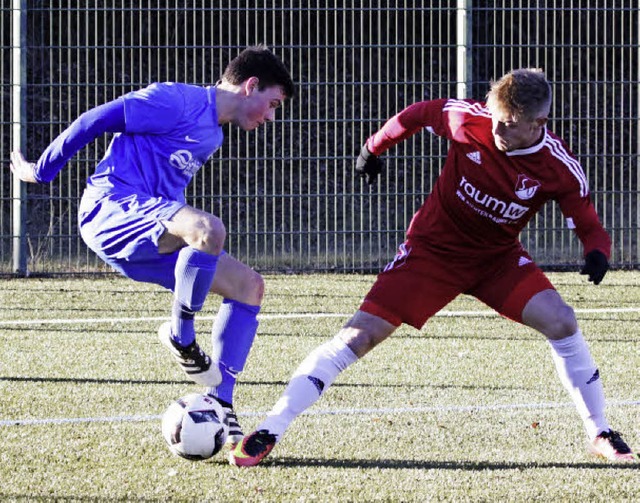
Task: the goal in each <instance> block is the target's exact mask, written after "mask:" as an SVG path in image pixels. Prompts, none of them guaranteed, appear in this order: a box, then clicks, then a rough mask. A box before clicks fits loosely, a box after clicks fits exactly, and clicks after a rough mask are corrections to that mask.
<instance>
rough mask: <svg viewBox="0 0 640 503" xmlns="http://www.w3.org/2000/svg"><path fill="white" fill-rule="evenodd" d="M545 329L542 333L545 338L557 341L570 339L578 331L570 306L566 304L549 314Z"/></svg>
mask: <svg viewBox="0 0 640 503" xmlns="http://www.w3.org/2000/svg"><path fill="white" fill-rule="evenodd" d="M549 315H550V317H549V321H548V326H547V329H546V330H545V331H544V332H543V333H544V334H545V335H546V336H547V338H549V339H553V340H558V339H564V338H565V337H570V336H572V335H573V334H575V333H576V332H577V331H578V321H577V320H576V315H575V312H574V311H573V308H572V307H571V306H567V305H566V304H565V305H563V306H562V307H560V308H558V309H556V310H555V312H554V313H549Z"/></svg>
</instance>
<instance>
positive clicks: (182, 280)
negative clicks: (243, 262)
mask: <svg viewBox="0 0 640 503" xmlns="http://www.w3.org/2000/svg"><path fill="white" fill-rule="evenodd" d="M219 257H220V255H211V254H209V253H205V252H203V251H200V250H196V249H195V248H191V247H190V246H188V247H186V248H183V249H182V250H180V253H179V254H178V260H177V262H176V268H175V276H176V286H175V290H174V292H173V293H174V301H173V309H172V311H171V335H172V336H173V340H174V341H176V342H177V343H178V344H180V345H181V346H188V345H189V344H191V343H192V342H193V341H194V340H195V339H196V331H195V326H194V315H195V313H196V312H197V311H200V309H202V306H203V305H204V301H205V299H206V298H207V294H208V293H209V290H210V289H211V284H212V283H213V277H214V276H215V274H216V266H217V264H218V258H219Z"/></svg>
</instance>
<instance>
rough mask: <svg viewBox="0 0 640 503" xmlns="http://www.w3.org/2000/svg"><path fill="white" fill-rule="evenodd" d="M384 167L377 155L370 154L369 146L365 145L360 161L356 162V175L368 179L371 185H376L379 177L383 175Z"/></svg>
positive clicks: (359, 157)
mask: <svg viewBox="0 0 640 503" xmlns="http://www.w3.org/2000/svg"><path fill="white" fill-rule="evenodd" d="M383 167H384V165H383V163H382V161H381V160H380V159H378V156H377V155H374V154H372V153H371V152H369V149H368V148H367V145H366V144H365V145H364V146H363V147H362V150H361V151H360V155H359V156H358V160H357V161H356V173H357V174H358V176H359V177H360V178H365V177H366V179H367V183H368V184H369V185H373V184H374V183H376V179H377V178H378V175H379V174H380V173H382V168H383Z"/></svg>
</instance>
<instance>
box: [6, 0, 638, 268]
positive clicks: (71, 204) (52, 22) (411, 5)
mask: <svg viewBox="0 0 640 503" xmlns="http://www.w3.org/2000/svg"><path fill="white" fill-rule="evenodd" d="M0 1H1V8H0V10H1V12H0V42H1V46H0V55H1V58H0V89H1V91H2V92H1V96H2V98H1V101H0V111H1V119H2V120H1V123H0V156H1V159H2V164H3V169H2V171H1V172H0V204H1V208H0V210H1V211H0V273H13V272H14V271H15V270H16V269H19V268H20V262H19V260H18V258H16V256H15V254H14V251H15V249H17V248H19V247H18V246H17V245H19V244H20V242H21V241H20V240H21V239H22V243H24V244H25V246H26V250H27V254H26V260H27V262H26V264H24V263H23V264H24V266H25V267H26V268H28V270H29V271H30V272H31V273H66V272H95V271H101V270H105V269H104V266H103V265H102V264H101V263H100V261H99V260H98V259H97V258H96V257H95V256H94V255H93V254H92V252H90V251H88V250H87V248H86V247H85V246H84V244H83V243H82V241H81V239H80V237H79V234H78V229H77V224H76V219H77V208H78V202H79V198H80V196H81V193H82V190H83V187H84V183H85V179H86V177H87V176H88V175H89V174H90V173H91V172H92V170H93V167H94V165H95V163H96V160H97V159H99V158H100V157H101V155H102V154H103V152H104V150H105V148H106V146H107V144H108V141H109V140H110V138H108V137H105V138H99V139H97V140H96V141H95V142H94V143H92V144H90V145H89V146H88V147H87V148H85V149H83V150H82V151H81V152H79V153H78V154H77V155H76V156H75V158H74V159H73V160H72V161H71V162H69V164H68V165H67V167H66V168H65V169H64V170H63V171H62V172H61V173H60V175H59V176H58V178H57V179H56V180H55V181H54V182H53V183H52V184H51V185H49V186H29V187H26V188H25V187H24V186H22V187H18V186H17V184H14V183H13V182H12V179H11V176H10V173H9V168H8V164H9V153H10V151H11V149H12V148H16V147H18V146H22V148H23V151H24V152H25V155H27V157H29V158H31V159H33V160H35V159H36V158H37V157H38V156H39V155H40V153H41V152H42V150H43V149H44V148H45V147H46V146H47V145H48V143H49V142H50V141H51V140H52V139H53V138H54V137H55V136H56V135H57V134H59V133H60V132H61V131H62V130H63V129H64V128H65V127H66V126H67V125H68V124H69V123H70V122H71V121H73V120H74V119H75V118H76V117H77V116H78V115H79V114H80V113H82V112H83V111H85V110H86V109H88V108H90V107H93V106H95V105H98V104H100V103H102V102H104V101H106V100H110V99H113V98H115V97H117V96H120V95H122V94H124V93H126V92H128V91H130V90H134V89H138V88H141V87H144V86H146V85H147V84H149V83H151V82H154V81H167V80H173V81H182V82H188V83H194V84H202V85H208V84H211V83H213V82H215V81H216V80H217V79H218V76H219V74H220V73H221V71H222V70H223V68H224V66H225V65H226V64H227V62H228V61H229V60H230V59H231V58H232V57H233V56H235V55H236V54H237V53H238V52H239V51H240V50H241V49H243V48H244V47H246V46H248V45H252V44H255V43H260V42H262V43H266V44H267V45H269V46H270V48H272V50H274V52H276V53H277V54H278V55H279V56H280V57H281V58H282V59H284V60H285V62H286V63H287V65H288V66H289V67H290V68H291V70H292V74H293V76H294V79H295V80H296V82H297V83H298V89H297V93H298V94H297V96H296V97H295V99H294V100H293V101H291V102H290V103H288V104H287V105H286V106H285V107H284V109H283V110H282V112H280V113H281V115H280V117H279V120H278V121H276V122H275V123H272V124H268V125H266V127H264V128H263V129H261V130H258V131H257V132H251V133H245V132H239V131H238V130H234V129H228V130H226V135H227V137H226V141H225V146H224V147H223V149H221V151H220V152H218V153H217V154H216V155H215V156H214V158H212V159H211V160H210V162H209V163H208V164H207V165H206V166H205V167H203V169H202V170H201V171H200V172H199V173H198V174H197V175H196V177H195V178H194V180H193V183H192V184H191V186H190V187H189V189H188V193H187V198H188V202H189V203H190V204H192V205H194V206H196V207H198V208H202V209H205V210H207V211H211V212H213V213H215V214H217V215H219V216H220V217H221V218H222V219H223V221H224V222H225V225H226V226H227V230H228V241H227V247H226V248H227V250H228V251H229V252H230V253H232V254H233V255H235V256H236V257H238V258H239V259H241V260H243V261H245V262H247V263H248V264H250V265H252V266H254V267H255V268H256V269H258V270H261V271H264V272H267V271H296V272H297V271H376V270H378V268H379V267H380V266H381V265H382V264H384V263H385V262H386V261H387V260H389V259H390V258H391V257H392V256H393V254H394V253H395V249H396V247H397V245H398V244H399V243H400V242H402V240H403V238H404V232H405V229H406V228H407V226H408V223H409V220H410V218H411V216H412V215H413V213H414V212H415V211H416V210H417V208H418V207H419V206H420V204H421V203H422V202H423V201H424V199H425V197H427V196H428V194H429V192H430V190H431V186H432V183H433V182H434V180H435V178H436V177H437V176H438V173H439V170H440V168H441V165H442V161H443V156H444V155H445V153H446V149H447V144H446V142H443V141H440V140H437V139H433V137H432V136H431V135H426V134H425V135H416V136H415V137H412V138H411V139H409V140H408V141H406V142H404V143H402V144H400V145H398V146H397V147H396V148H394V149H392V150H391V151H389V152H388V154H387V155H386V156H385V161H386V166H387V172H386V174H385V175H384V176H383V177H382V178H381V181H380V183H379V184H378V185H377V187H376V188H375V189H370V188H369V187H368V186H366V185H364V184H363V183H362V181H361V180H360V179H357V178H355V177H354V175H353V165H354V161H355V157H356V155H357V153H358V151H359V149H360V146H361V144H362V142H363V141H364V140H365V138H366V137H367V136H369V135H370V134H371V133H372V132H373V131H375V130H376V129H377V128H378V127H379V126H381V125H382V123H383V122H384V121H385V120H386V118H388V117H390V116H391V115H393V114H395V113H396V112H397V111H399V110H401V109H402V108H404V107H406V106H408V105H409V104H411V103H413V102H415V101H419V100H422V99H427V98H435V97H453V96H458V97H462V96H469V97H476V98H483V97H484V95H485V93H486V91H487V88H488V84H489V81H490V80H491V79H493V78H497V77H499V76H500V75H502V74H503V73H504V72H506V71H508V70H510V69H512V68H516V67H525V66H535V67H542V68H544V69H545V71H546V73H547V75H548V77H549V78H550V80H551V81H552V82H553V88H554V96H555V100H554V104H553V111H552V120H551V124H550V128H551V129H552V130H553V131H555V132H556V133H558V134H559V135H560V136H562V137H563V138H564V139H565V140H566V141H567V142H568V143H569V145H570V146H571V148H572V150H573V151H574V152H575V154H576V155H577V156H578V158H579V160H580V162H581V163H582V165H583V167H584V168H585V171H586V173H587V176H588V178H589V181H590V185H591V188H592V195H593V198H594V200H595V204H596V206H597V209H598V211H599V213H600V215H601V218H602V220H603V222H604V224H605V226H606V228H607V229H608V230H609V232H610V233H611V235H612V238H613V242H614V247H613V256H612V264H613V265H614V266H616V267H636V266H638V264H639V263H640V260H639V256H638V248H639V246H638V245H639V239H640V238H639V236H638V220H639V214H640V202H639V200H638V190H639V185H640V184H639V178H640V174H639V173H640V170H638V167H639V166H638V164H639V160H638V151H639V141H640V139H639V138H640V137H639V135H638V125H639V124H638V123H639V121H640V117H639V113H638V112H639V106H640V96H639V94H640V91H639V89H640V86H639V81H640V64H639V63H640V61H639V53H640V44H639V35H638V33H639V31H640V30H639V28H638V25H639V17H640V14H639V10H638V3H637V1H631V0H628V1H611V0H591V1H588V0H573V1H571V2H568V1H567V2H565V1H551V0H529V1H525V0H518V1H515V2H514V1H505V0H503V1H498V2H488V1H471V0H457V1H456V0H448V1H446V0H440V1H438V0H386V1H385V0H379V1H368V0H350V1H349V0H345V1H338V0H334V1H323V0H311V1H308V2H300V1H297V0H219V1H205V0H181V1H178V0H137V1H133V0H131V1H124V0H102V1H82V2H81V1H77V0H76V1H73V0H58V1H51V2H45V1H41V0H0ZM20 14H21V15H22V16H23V17H22V18H21V17H20ZM21 19H22V27H23V31H22V33H20V30H19V29H18V28H19V27H20V25H21V21H20V20H21ZM16 58H21V60H17V59H16ZM18 92H19V93H18ZM20 97H22V98H23V102H22V104H23V106H24V108H23V109H22V115H21V114H20V112H21V109H20V103H21V102H20ZM12 100H13V101H12ZM20 191H26V195H25V198H24V199H25V201H24V202H23V203H20ZM20 217H22V218H23V219H24V220H23V226H24V229H25V230H26V232H25V233H24V234H23V235H22V236H20V235H19V233H18V231H17V228H18V227H19V222H20ZM522 240H523V242H524V244H525V245H526V246H527V247H528V249H529V251H530V252H531V253H532V254H533V256H534V257H535V258H536V260H537V261H538V263H539V264H541V265H543V266H549V267H551V266H554V267H560V266H567V265H571V264H575V263H577V262H578V261H579V260H580V256H581V246H580V244H579V242H578V240H577V238H576V237H575V236H574V234H573V232H572V231H570V230H569V229H567V228H566V226H565V223H564V219H563V218H562V217H561V215H560V211H559V208H558V207H557V205H556V204H555V203H552V204H549V205H547V207H546V208H545V209H544V210H543V211H542V212H541V213H540V214H539V215H538V216H537V217H536V218H535V219H534V220H532V222H531V223H530V225H529V226H528V227H527V229H526V230H525V231H524V232H523V235H522Z"/></svg>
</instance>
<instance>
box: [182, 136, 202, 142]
mask: <svg viewBox="0 0 640 503" xmlns="http://www.w3.org/2000/svg"><path fill="white" fill-rule="evenodd" d="M184 141H187V142H189V143H200V141H199V140H194V139H193V138H191V137H190V136H189V135H187V136H185V137H184Z"/></svg>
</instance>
